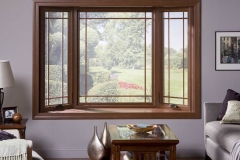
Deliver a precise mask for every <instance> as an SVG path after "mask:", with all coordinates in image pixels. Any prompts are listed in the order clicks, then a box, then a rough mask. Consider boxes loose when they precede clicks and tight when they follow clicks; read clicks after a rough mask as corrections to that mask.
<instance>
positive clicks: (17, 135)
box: [0, 129, 32, 160]
mask: <svg viewBox="0 0 240 160" xmlns="http://www.w3.org/2000/svg"><path fill="white" fill-rule="evenodd" d="M4 131H6V132H8V133H10V134H13V135H14V136H16V138H18V139H20V134H19V131H18V130H17V129H11V130H4ZM26 141H27V144H28V148H27V160H32V141H31V140H26ZM0 143H1V141H0Z"/></svg>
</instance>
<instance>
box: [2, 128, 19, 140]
mask: <svg viewBox="0 0 240 160" xmlns="http://www.w3.org/2000/svg"><path fill="white" fill-rule="evenodd" d="M14 138H16V137H15V136H14V135H13V134H11V133H8V132H6V131H3V130H0V141H2V140H7V139H14Z"/></svg>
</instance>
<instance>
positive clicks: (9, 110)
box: [2, 106, 18, 122]
mask: <svg viewBox="0 0 240 160" xmlns="http://www.w3.org/2000/svg"><path fill="white" fill-rule="evenodd" d="M17 112H18V107H17V106H14V107H4V108H2V120H3V122H13V119H12V117H13V115H14V114H15V113H17Z"/></svg>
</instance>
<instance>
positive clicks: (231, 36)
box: [215, 31, 240, 71]
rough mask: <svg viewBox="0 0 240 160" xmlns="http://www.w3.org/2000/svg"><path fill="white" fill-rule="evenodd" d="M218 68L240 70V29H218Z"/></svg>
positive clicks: (221, 69)
mask: <svg viewBox="0 0 240 160" xmlns="http://www.w3.org/2000/svg"><path fill="white" fill-rule="evenodd" d="M215 38H216V39H215V40H216V70H219V71H224V70H225V71H230V70H231V71H233V70H240V31H239V32H238V31H237V32H235V31H229V32H225V31H217V32H216V34H215Z"/></svg>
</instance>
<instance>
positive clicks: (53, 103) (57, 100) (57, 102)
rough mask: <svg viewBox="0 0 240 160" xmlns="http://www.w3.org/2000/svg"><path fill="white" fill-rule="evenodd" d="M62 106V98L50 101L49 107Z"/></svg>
mask: <svg viewBox="0 0 240 160" xmlns="http://www.w3.org/2000/svg"><path fill="white" fill-rule="evenodd" d="M57 104H62V98H55V99H50V100H49V105H57Z"/></svg>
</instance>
